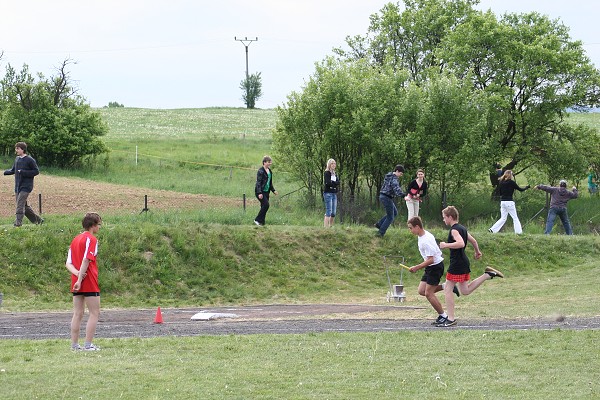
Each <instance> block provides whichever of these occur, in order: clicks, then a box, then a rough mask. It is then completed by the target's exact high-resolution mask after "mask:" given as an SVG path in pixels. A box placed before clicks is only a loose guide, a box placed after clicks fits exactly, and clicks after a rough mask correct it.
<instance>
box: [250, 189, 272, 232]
mask: <svg viewBox="0 0 600 400" xmlns="http://www.w3.org/2000/svg"><path fill="white" fill-rule="evenodd" d="M269 194H270V192H263V193H262V199H258V195H256V198H257V199H258V201H260V211H259V212H258V215H257V216H256V218H254V220H255V221H256V222H258V223H259V224H261V225H264V224H265V217H266V216H267V211H269Z"/></svg>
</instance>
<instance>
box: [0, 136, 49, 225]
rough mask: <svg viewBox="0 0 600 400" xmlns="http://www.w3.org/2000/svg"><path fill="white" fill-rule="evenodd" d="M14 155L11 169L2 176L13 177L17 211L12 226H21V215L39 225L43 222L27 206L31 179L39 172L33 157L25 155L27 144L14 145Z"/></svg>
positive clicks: (31, 184) (31, 185)
mask: <svg viewBox="0 0 600 400" xmlns="http://www.w3.org/2000/svg"><path fill="white" fill-rule="evenodd" d="M15 153H16V155H17V157H16V158H15V162H14V164H13V166H12V168H11V169H7V170H6V171H4V175H14V176H15V197H16V201H17V211H16V218H15V223H14V226H15V227H19V226H21V225H23V215H25V216H26V217H27V218H28V219H29V220H30V221H31V222H33V223H34V224H41V223H43V222H44V220H43V219H42V218H41V217H40V216H39V215H37V214H36V213H35V211H33V208H31V207H30V206H29V204H27V198H28V197H29V193H31V192H32V191H33V178H34V177H35V176H36V175H38V174H39V173H40V170H39V169H38V166H37V163H36V162H35V160H34V159H33V157H31V156H30V155H28V154H27V144H26V143H25V142H18V143H17V144H15Z"/></svg>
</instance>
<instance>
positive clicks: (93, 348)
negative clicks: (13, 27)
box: [83, 343, 100, 351]
mask: <svg viewBox="0 0 600 400" xmlns="http://www.w3.org/2000/svg"><path fill="white" fill-rule="evenodd" d="M83 351H100V347H97V346H95V345H94V344H93V343H92V344H90V346H89V347H84V348H83Z"/></svg>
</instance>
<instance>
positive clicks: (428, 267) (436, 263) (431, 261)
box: [407, 217, 460, 325]
mask: <svg viewBox="0 0 600 400" xmlns="http://www.w3.org/2000/svg"><path fill="white" fill-rule="evenodd" d="M407 225H408V229H409V230H410V233H412V234H413V235H416V236H417V237H418V245H419V252H420V253H421V256H422V257H423V262H422V263H420V264H417V265H414V266H412V267H410V269H409V271H410V272H417V271H418V270H420V269H423V268H424V269H425V272H424V273H423V277H422V278H421V282H420V283H419V289H418V291H419V294H420V295H421V296H425V297H426V298H427V300H428V301H429V303H430V304H431V306H432V307H433V309H434V310H435V311H436V312H437V313H438V315H439V316H438V318H437V319H436V320H435V322H434V323H433V324H434V325H435V324H438V323H439V322H440V321H445V319H446V317H447V315H446V313H445V312H444V307H442V303H441V302H440V301H439V299H438V298H437V296H436V295H435V294H436V293H437V292H439V291H441V290H443V286H442V285H440V280H441V279H442V276H443V275H444V257H443V256H442V250H441V249H440V248H439V246H438V244H437V242H436V240H435V237H434V236H433V235H432V234H431V233H430V232H428V231H426V230H425V229H423V221H422V220H421V218H420V217H412V218H410V219H409V220H408V223H407ZM454 293H455V294H456V295H457V296H460V294H459V293H458V290H455V291H454Z"/></svg>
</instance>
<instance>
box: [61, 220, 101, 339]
mask: <svg viewBox="0 0 600 400" xmlns="http://www.w3.org/2000/svg"><path fill="white" fill-rule="evenodd" d="M81 224H82V225H83V229H85V231H84V232H83V233H80V234H79V235H77V236H75V238H74V239H73V241H72V242H71V246H70V247H69V253H68V255H67V262H66V264H65V266H66V267H67V269H68V270H69V272H71V292H72V293H73V318H72V319H71V348H72V349H73V350H85V351H96V350H100V348H99V347H96V346H95V345H94V344H93V343H92V339H93V338H94V335H95V334H96V325H97V324H98V318H99V317H100V286H99V285H98V264H97V263H96V255H97V254H98V240H97V239H96V236H94V235H95V234H96V233H98V230H100V225H102V218H100V215H98V214H96V213H87V214H86V215H85V217H83V220H82V221H81ZM85 306H87V309H88V312H89V318H88V321H87V325H86V328H85V344H84V346H83V347H81V346H80V345H79V331H80V327H81V321H82V320H83V314H84V311H85Z"/></svg>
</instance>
